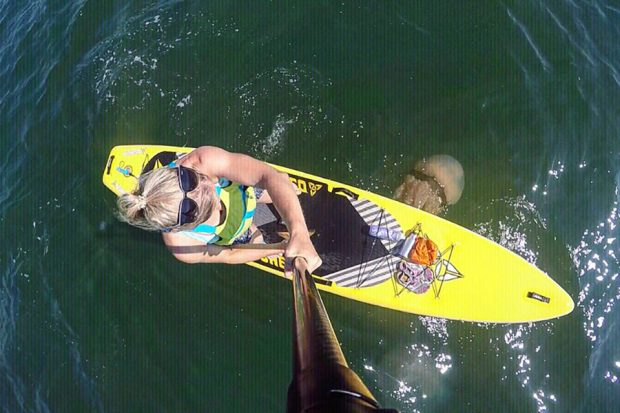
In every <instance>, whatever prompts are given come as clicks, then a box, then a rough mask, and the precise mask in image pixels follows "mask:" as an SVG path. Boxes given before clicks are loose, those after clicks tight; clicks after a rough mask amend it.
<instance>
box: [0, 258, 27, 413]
mask: <svg viewBox="0 0 620 413" xmlns="http://www.w3.org/2000/svg"><path fill="white" fill-rule="evenodd" d="M3 261H4V260H2V261H0V263H2V262H3ZM6 264H7V266H6V269H5V271H4V274H3V275H2V276H1V278H0V378H1V379H0V396H1V397H0V408H2V409H3V410H5V411H17V410H15V409H17V408H18V409H19V410H18V411H20V412H21V411H24V408H25V405H26V402H25V397H26V391H25V386H24V383H23V381H22V379H21V378H20V377H19V375H18V373H17V372H16V371H15V369H14V365H13V357H12V356H13V352H14V351H15V335H16V330H17V320H18V319H19V305H20V290H19V288H18V287H17V277H18V274H19V270H20V267H21V266H22V262H21V260H20V259H19V256H17V257H9V258H8V260H6ZM7 409H8V410H7Z"/></svg>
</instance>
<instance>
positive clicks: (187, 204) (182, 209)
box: [175, 165, 198, 227]
mask: <svg viewBox="0 0 620 413" xmlns="http://www.w3.org/2000/svg"><path fill="white" fill-rule="evenodd" d="M177 178H179V187H180V188H181V191H183V199H182V200H181V203H180V204H179V216H178V218H177V223H176V225H175V226H177V227H178V226H181V225H185V224H191V223H192V222H194V221H195V220H196V216H197V215H198V205H197V204H196V201H194V200H193V199H191V198H188V197H187V193H188V192H191V191H193V190H194V189H196V187H197V186H198V175H197V174H196V172H195V171H193V170H191V169H189V168H184V167H183V166H181V165H179V166H178V167H177Z"/></svg>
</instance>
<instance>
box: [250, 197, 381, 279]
mask: <svg viewBox="0 0 620 413" xmlns="http://www.w3.org/2000/svg"><path fill="white" fill-rule="evenodd" d="M299 201H300V203H301V207H302V209H303V211H304V217H305V219H306V223H307V225H308V228H309V229H312V230H314V231H315V233H314V235H313V236H312V238H311V240H312V243H313V244H314V247H315V248H316V250H317V252H318V253H319V255H320V256H321V259H322V260H323V265H321V267H320V268H319V269H317V270H316V271H315V272H314V274H315V275H319V276H325V275H328V274H332V273H334V272H337V271H340V270H343V269H346V268H350V267H353V266H356V265H359V264H362V263H364V262H368V261H371V260H374V259H377V258H381V257H385V256H386V255H388V251H387V249H386V248H385V247H384V246H383V244H382V243H381V242H380V241H379V240H378V239H376V238H374V237H370V236H368V235H367V233H368V225H367V224H366V222H364V220H363V219H362V217H361V216H360V215H359V213H358V212H357V210H356V209H355V208H354V207H353V205H351V202H350V201H349V199H348V198H347V197H346V196H343V195H339V194H333V193H331V192H328V191H325V190H323V191H318V192H316V193H315V194H314V196H310V195H309V194H305V193H303V194H301V195H299ZM264 207H265V206H263V208H264ZM268 207H269V209H270V210H271V212H272V213H273V214H274V215H275V216H276V217H277V221H276V222H270V223H267V224H264V225H262V226H260V227H259V228H260V230H261V232H263V234H264V237H265V241H266V242H267V243H273V242H278V241H280V240H281V238H280V237H279V236H278V235H277V234H276V232H277V231H283V230H286V228H285V227H284V226H283V225H282V223H281V217H280V215H279V214H278V212H277V211H276V209H275V208H274V207H273V205H268Z"/></svg>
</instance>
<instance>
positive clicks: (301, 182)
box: [289, 176, 324, 196]
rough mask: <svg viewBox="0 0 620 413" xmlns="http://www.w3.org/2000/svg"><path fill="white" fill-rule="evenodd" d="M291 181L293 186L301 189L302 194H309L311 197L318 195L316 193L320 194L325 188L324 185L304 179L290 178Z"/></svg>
mask: <svg viewBox="0 0 620 413" xmlns="http://www.w3.org/2000/svg"><path fill="white" fill-rule="evenodd" d="M289 179H290V180H291V182H292V183H293V184H295V186H296V187H297V189H299V190H300V191H301V192H302V193H304V194H308V195H310V196H314V195H316V193H317V192H319V191H320V190H321V189H322V188H323V186H324V185H323V184H320V183H318V182H312V181H308V180H306V179H302V178H295V177H292V176H290V177H289Z"/></svg>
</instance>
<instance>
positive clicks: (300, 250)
mask: <svg viewBox="0 0 620 413" xmlns="http://www.w3.org/2000/svg"><path fill="white" fill-rule="evenodd" d="M284 256H285V257H286V258H287V259H288V260H289V261H290V263H291V264H292V260H293V259H294V258H295V257H301V258H303V259H305V260H306V262H307V263H308V272H310V274H312V273H313V272H314V270H316V269H317V268H319V267H320V266H321V263H322V260H321V257H319V254H317V252H316V249H315V248H314V245H312V241H310V236H309V235H308V233H307V232H306V233H293V234H291V237H290V239H289V242H288V245H287V247H286V250H285V251H284ZM284 275H285V276H286V277H288V278H291V276H292V265H289V266H287V268H286V269H285V270H284Z"/></svg>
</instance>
